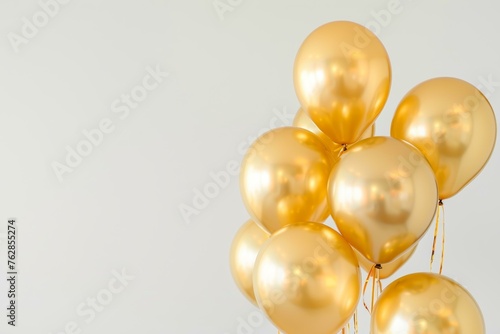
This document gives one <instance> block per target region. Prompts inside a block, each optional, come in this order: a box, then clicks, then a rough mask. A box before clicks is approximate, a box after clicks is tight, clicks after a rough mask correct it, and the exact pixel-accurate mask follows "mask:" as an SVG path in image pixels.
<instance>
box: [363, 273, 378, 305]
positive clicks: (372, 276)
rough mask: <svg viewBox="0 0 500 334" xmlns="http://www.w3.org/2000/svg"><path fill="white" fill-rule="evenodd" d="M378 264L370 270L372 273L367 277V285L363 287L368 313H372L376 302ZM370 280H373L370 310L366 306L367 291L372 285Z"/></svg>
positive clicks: (364, 301)
mask: <svg viewBox="0 0 500 334" xmlns="http://www.w3.org/2000/svg"><path fill="white" fill-rule="evenodd" d="M377 266H378V265H377V264H374V265H373V266H372V267H371V268H370V271H369V272H368V276H366V280H365V284H364V285H363V305H364V307H365V309H366V310H367V311H368V313H370V314H371V313H372V310H373V304H374V301H375V288H376V286H377V285H376V268H377ZM370 278H372V291H371V292H372V300H371V303H370V305H371V307H370V308H369V307H368V305H367V304H366V299H365V296H366V289H367V287H368V284H369V283H370Z"/></svg>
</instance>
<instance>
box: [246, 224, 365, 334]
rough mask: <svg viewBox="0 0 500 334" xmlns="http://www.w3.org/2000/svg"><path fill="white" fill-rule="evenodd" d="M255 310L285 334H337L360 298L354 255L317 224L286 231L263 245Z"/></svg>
mask: <svg viewBox="0 0 500 334" xmlns="http://www.w3.org/2000/svg"><path fill="white" fill-rule="evenodd" d="M254 288H255V296H256V298H257V303H258V305H259V307H260V308H261V309H262V310H263V311H264V312H265V313H266V315H267V316H268V318H269V319H270V320H271V321H272V322H273V323H274V324H275V325H276V327H278V328H280V329H281V330H282V331H284V332H285V333H290V334H311V333H314V334H332V333H337V332H338V331H339V330H340V329H341V328H342V327H343V326H344V325H345V323H346V322H347V321H349V319H350V318H351V316H352V315H353V313H354V310H355V309H356V306H357V304H358V301H359V298H360V294H361V273H360V269H359V266H358V261H357V259H356V255H354V252H353V250H352V248H351V246H350V245H349V244H348V243H347V241H346V240H345V239H344V238H342V236H341V235H340V234H339V233H338V232H336V231H334V230H333V229H332V228H330V227H328V226H326V225H323V224H319V223H299V224H293V225H289V226H287V227H284V228H283V229H281V230H280V231H278V232H276V233H274V234H273V235H272V236H271V237H270V238H269V240H268V241H267V242H266V243H264V245H263V247H262V249H261V251H260V252H259V255H258V256H257V260H256V262H255V269H254Z"/></svg>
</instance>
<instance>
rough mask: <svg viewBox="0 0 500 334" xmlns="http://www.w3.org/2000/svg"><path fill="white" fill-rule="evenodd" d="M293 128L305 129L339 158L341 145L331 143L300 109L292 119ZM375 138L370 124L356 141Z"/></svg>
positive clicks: (373, 126)
mask: <svg viewBox="0 0 500 334" xmlns="http://www.w3.org/2000/svg"><path fill="white" fill-rule="evenodd" d="M293 126H296V127H299V128H302V129H306V130H309V131H311V132H312V133H314V134H315V135H316V136H318V137H319V138H320V139H321V141H322V142H323V144H325V146H326V147H327V148H328V149H329V150H330V152H332V154H333V156H334V158H337V157H338V156H339V153H340V150H341V149H342V145H340V144H337V143H335V142H333V141H332V140H331V139H330V137H328V136H327V135H325V133H324V132H323V131H321V130H320V129H319V128H318V127H317V126H316V124H314V122H313V121H312V119H311V118H310V117H309V115H308V114H307V113H306V112H305V111H304V109H302V108H300V109H299V110H298V111H297V114H295V118H294V119H293ZM373 136H375V124H372V126H370V127H369V128H368V129H366V131H365V132H363V134H362V135H361V137H360V138H359V139H358V140H363V139H366V138H370V137H373Z"/></svg>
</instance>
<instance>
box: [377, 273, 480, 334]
mask: <svg viewBox="0 0 500 334" xmlns="http://www.w3.org/2000/svg"><path fill="white" fill-rule="evenodd" d="M370 333H371V334H397V333H405V334H406V333H408V334H410V333H415V334H420V333H422V334H424V333H425V334H445V333H450V334H452V333H453V334H469V333H470V334H484V333H485V326H484V320H483V316H482V314H481V310H480V309H479V306H478V305H477V303H476V301H475V300H474V298H473V297H472V296H471V295H470V293H469V292H468V291H467V290H465V289H464V288H463V287H462V286H460V284H458V283H457V282H455V281H453V280H452V279H450V278H447V277H445V276H442V275H437V274H433V273H416V274H411V275H407V276H404V277H401V278H399V279H398V280H396V281H394V282H393V283H391V284H390V285H389V286H388V287H386V288H385V290H384V291H383V292H382V294H381V295H380V298H379V299H378V301H377V303H376V304H375V308H374V310H373V313H372V318H371V332H370Z"/></svg>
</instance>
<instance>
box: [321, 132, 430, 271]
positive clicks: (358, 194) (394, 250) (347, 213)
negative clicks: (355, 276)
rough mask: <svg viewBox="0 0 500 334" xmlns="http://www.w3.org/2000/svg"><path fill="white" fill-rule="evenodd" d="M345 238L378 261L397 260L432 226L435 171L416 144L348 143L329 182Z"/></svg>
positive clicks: (335, 217) (382, 140)
mask: <svg viewBox="0 0 500 334" xmlns="http://www.w3.org/2000/svg"><path fill="white" fill-rule="evenodd" d="M328 198H329V203H330V210H331V214H332V218H333V220H334V221H335V224H336V225H337V227H338V228H339V231H340V232H341V233H342V235H343V236H344V238H346V239H347V241H349V243H350V244H351V245H352V246H353V247H354V248H356V249H357V250H358V251H359V252H360V253H361V254H362V255H363V256H364V257H365V258H367V259H368V260H369V261H371V262H373V263H377V264H384V263H389V262H392V261H393V260H394V259H396V258H397V257H398V256H400V255H401V254H403V253H404V252H405V251H406V250H407V249H409V248H410V247H411V246H413V245H414V244H416V242H417V241H418V240H419V239H420V238H421V237H422V236H423V234H424V233H425V232H426V231H427V229H428V227H429V225H430V224H431V222H432V218H433V217H434V213H435V212H436V208H437V204H438V196H437V185H436V179H435V177H434V173H433V171H432V168H431V167H430V165H429V163H428V162H427V161H426V160H425V158H424V157H423V156H422V154H421V153H420V152H419V151H418V150H417V149H415V148H414V147H413V146H411V145H409V144H407V143H404V142H402V141H400V140H398V139H394V138H391V137H373V138H368V139H365V140H362V141H360V142H358V143H356V144H354V145H352V146H350V147H349V149H348V150H347V152H345V153H344V154H343V155H342V157H341V159H340V160H339V161H338V162H337V163H336V164H335V166H334V167H333V169H332V173H331V175H330V180H329V184H328Z"/></svg>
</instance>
